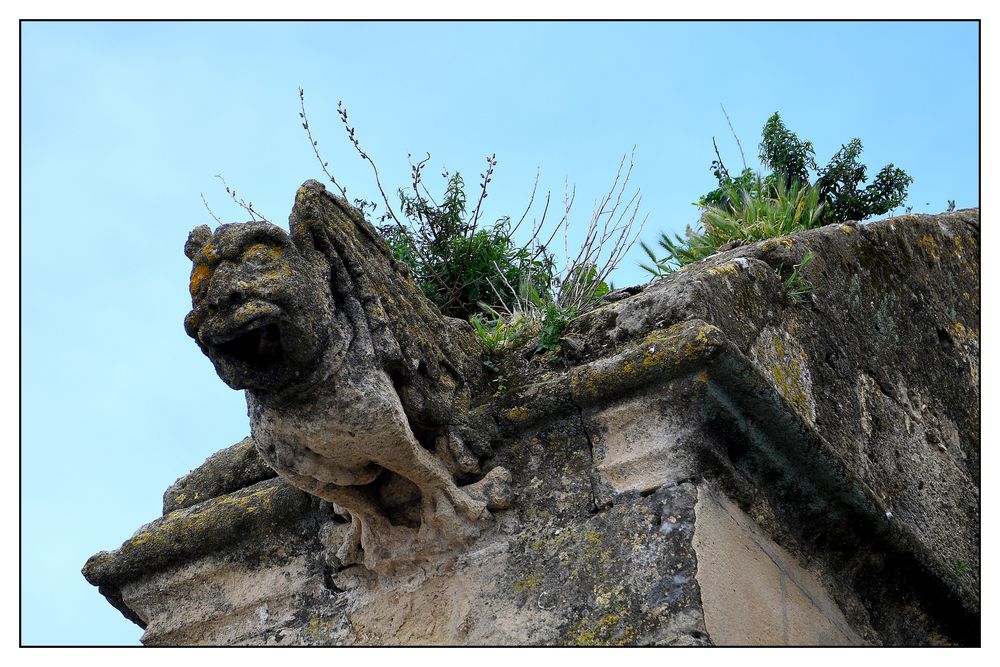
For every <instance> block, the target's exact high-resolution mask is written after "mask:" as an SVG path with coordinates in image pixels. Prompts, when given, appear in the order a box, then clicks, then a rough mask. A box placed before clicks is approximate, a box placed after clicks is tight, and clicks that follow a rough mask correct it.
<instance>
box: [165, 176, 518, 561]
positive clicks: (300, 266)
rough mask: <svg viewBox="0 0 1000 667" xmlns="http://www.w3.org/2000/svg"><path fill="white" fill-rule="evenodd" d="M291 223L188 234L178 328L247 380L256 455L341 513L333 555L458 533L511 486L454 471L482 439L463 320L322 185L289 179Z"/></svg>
mask: <svg viewBox="0 0 1000 667" xmlns="http://www.w3.org/2000/svg"><path fill="white" fill-rule="evenodd" d="M290 227H291V234H287V233H285V232H284V231H283V230H281V229H280V228H278V227H276V226H274V225H272V224H270V223H267V222H248V223H240V224H224V225H220V226H219V227H218V228H217V229H216V230H215V231H214V232H213V231H211V230H210V229H209V228H208V227H207V226H201V227H199V228H197V229H195V230H194V231H193V232H191V235H190V237H189V239H188V242H187V244H186V246H185V253H186V254H187V256H188V257H189V258H190V259H191V261H192V262H193V265H194V268H193V269H192V273H191V284H190V291H191V300H192V310H191V312H190V313H189V314H188V315H187V317H186V318H185V321H184V325H185V329H186V330H187V332H188V334H189V335H190V336H191V337H192V338H194V339H195V341H196V342H197V343H198V345H199V347H200V348H201V349H202V351H203V352H204V353H205V354H206V355H207V356H208V357H209V359H211V360H212V363H213V364H214V365H215V369H216V371H217V372H218V374H219V376H220V377H221V378H222V379H223V380H224V381H225V382H226V383H227V384H228V385H229V386H230V387H232V388H234V389H245V390H246V397H247V407H248V413H249V416H250V426H251V433H252V439H253V442H254V444H255V446H256V448H257V451H258V452H259V453H260V455H261V457H262V458H263V459H264V461H266V462H267V464H268V465H269V466H271V467H272V468H274V470H275V471H277V473H278V474H279V475H280V476H281V477H282V478H283V479H285V480H286V481H288V482H289V483H290V484H292V485H293V486H296V487H298V488H300V489H302V490H304V491H306V492H308V493H310V494H312V495H314V496H317V497H320V498H323V499H324V500H327V501H329V502H331V503H333V505H334V507H336V508H337V509H338V511H341V512H343V513H345V514H346V515H348V516H349V517H350V518H351V522H352V530H351V531H350V532H349V533H347V535H346V536H345V540H344V543H343V544H342V545H341V547H340V549H339V550H338V555H339V558H340V559H341V560H343V561H345V562H360V563H363V564H364V565H365V566H366V567H369V568H372V569H374V568H382V569H384V570H393V569H396V568H398V567H409V566H411V565H412V564H413V563H415V562H417V561H419V560H420V559H421V558H422V557H423V556H424V555H425V554H432V553H436V552H440V551H442V550H448V549H449V548H450V547H451V546H453V545H455V544H460V543H462V542H465V541H468V540H469V539H471V538H472V537H474V536H475V534H476V533H477V531H478V530H479V526H478V525H477V523H478V522H479V521H480V520H481V519H483V518H484V517H487V516H488V512H487V506H490V505H491V506H493V507H497V506H500V505H505V504H507V503H508V502H509V495H510V493H509V491H505V490H504V489H503V488H502V487H503V483H504V479H505V477H504V476H503V475H499V476H494V483H493V484H492V485H491V490H492V492H493V495H492V497H484V496H481V495H480V494H478V493H477V491H478V488H472V489H464V488H460V487H459V485H458V484H456V478H462V477H469V476H470V475H475V474H477V473H480V472H481V471H480V468H479V460H478V454H477V452H478V453H479V454H482V453H486V452H488V444H489V443H488V438H489V434H488V432H487V433H484V432H481V429H477V428H475V425H474V424H472V423H471V422H470V418H469V414H468V409H469V407H470V398H471V395H472V393H473V391H474V390H475V389H476V384H477V381H478V377H479V376H480V374H481V368H480V362H479V349H478V347H477V346H476V343H475V342H474V337H473V334H472V330H471V327H470V326H469V325H468V323H465V322H459V321H456V320H451V319H450V318H445V317H442V316H441V314H440V313H439V312H438V311H437V310H436V309H435V308H434V307H433V306H432V305H431V304H430V303H429V302H427V301H426V299H424V298H423V296H422V294H421V293H420V290H419V288H418V287H417V286H416V284H415V283H414V282H413V280H412V278H411V277H410V276H409V274H408V272H407V270H406V269H405V267H404V266H402V265H401V264H400V263H398V262H395V261H394V260H393V259H392V257H391V253H390V252H389V249H388V246H387V245H386V244H385V242H384V241H383V240H382V239H381V238H380V237H379V236H378V234H377V232H375V230H374V229H373V228H372V227H371V225H370V224H369V223H368V222H366V221H365V220H364V219H363V218H362V216H361V215H360V214H359V212H358V211H357V210H355V209H353V208H352V207H350V206H349V205H347V204H346V202H345V201H343V200H341V199H338V198H336V197H334V196H333V195H331V194H329V193H328V192H326V190H325V188H324V187H323V186H322V185H321V184H319V183H317V182H315V181H309V182H307V183H306V184H304V185H303V186H302V187H301V188H299V191H298V192H297V193H296V199H295V207H294V209H293V211H292V215H291V218H290ZM485 425H486V426H489V424H488V423H487V424H485ZM414 490H415V491H416V493H415V494H414V493H413V491H414ZM182 495H183V494H182ZM414 496H416V498H414Z"/></svg>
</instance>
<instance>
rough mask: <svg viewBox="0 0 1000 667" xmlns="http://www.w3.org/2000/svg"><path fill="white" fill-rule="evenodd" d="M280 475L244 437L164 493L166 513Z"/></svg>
mask: <svg viewBox="0 0 1000 667" xmlns="http://www.w3.org/2000/svg"><path fill="white" fill-rule="evenodd" d="M276 474H277V473H276V472H274V469H273V468H271V467H270V466H268V465H267V464H266V463H264V460H263V459H261V458H260V455H259V454H258V453H257V450H256V448H254V444H253V440H252V439H250V438H244V439H243V440H241V441H240V442H238V443H236V444H235V445H233V446H232V447H227V448H226V449H223V450H221V451H219V452H216V453H215V454H212V455H211V456H209V457H208V458H207V459H206V460H205V462H204V463H202V464H201V465H200V466H198V467H197V468H195V469H194V470H192V471H191V472H190V473H188V474H187V475H185V476H184V477H181V478H180V479H178V480H177V481H176V482H174V483H173V485H171V486H170V488H168V489H167V490H166V491H165V492H164V493H163V513H164V514H169V513H170V512H173V511H174V510H179V509H184V508H185V507H191V506H192V505H197V504H198V503H200V502H202V501H203V500H207V499H209V498H215V497H217V496H221V495H223V494H226V493H231V492H232V491H238V490H239V489H242V488H243V487H244V486H250V485H251V484H256V483H257V482H261V481H263V480H265V479H270V478H272V477H274V476H275V475H276Z"/></svg>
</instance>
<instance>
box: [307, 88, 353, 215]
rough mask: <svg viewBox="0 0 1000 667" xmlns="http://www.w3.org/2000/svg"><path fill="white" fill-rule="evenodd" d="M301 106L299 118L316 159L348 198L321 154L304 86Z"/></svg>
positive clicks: (344, 196) (341, 193) (331, 180)
mask: <svg viewBox="0 0 1000 667" xmlns="http://www.w3.org/2000/svg"><path fill="white" fill-rule="evenodd" d="M299 108H301V109H302V111H300V112H299V118H301V119H302V128H303V129H304V130H305V131H306V135H308V137H309V145H310V146H311V147H312V149H313V153H314V154H315V155H316V159H317V160H318V161H319V165H320V167H322V168H323V173H324V174H326V177H327V178H329V179H330V182H331V183H333V185H334V187H336V188H337V189H338V190H340V195H341V196H342V197H343V198H344V199H347V190H345V189H344V188H342V187H340V183H338V182H337V179H336V178H334V177H333V174H331V173H330V171H329V170H328V169H327V166H328V165H329V164H330V163H329V162H326V161H325V160H324V159H323V158H322V157H321V156H320V154H319V143H318V142H317V141H316V140H315V139H313V135H312V130H310V129H309V119H308V118H307V117H306V91H305V89H304V88H299Z"/></svg>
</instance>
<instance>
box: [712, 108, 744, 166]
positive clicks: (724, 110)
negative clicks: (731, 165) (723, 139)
mask: <svg viewBox="0 0 1000 667" xmlns="http://www.w3.org/2000/svg"><path fill="white" fill-rule="evenodd" d="M719 106H720V107H722V114H723V115H724V116H725V117H726V123H728V124H729V131H730V132H732V133H733V139H735V140H736V145H737V146H738V147H739V149H740V159H741V160H743V170H744V171H746V169H747V158H746V156H745V155H743V144H741V143H740V138H739V137H738V136H737V135H736V130H734V129H733V123H732V122H731V121H730V120H729V114H728V113H726V107H724V106H722V102H719Z"/></svg>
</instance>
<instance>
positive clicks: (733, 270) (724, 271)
mask: <svg viewBox="0 0 1000 667" xmlns="http://www.w3.org/2000/svg"><path fill="white" fill-rule="evenodd" d="M738 273H739V269H738V268H737V267H736V262H726V263H725V264H723V265H722V266H717V267H715V268H712V269H709V270H708V274H709V275H711V276H726V275H730V276H735V275H737V274H738Z"/></svg>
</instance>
